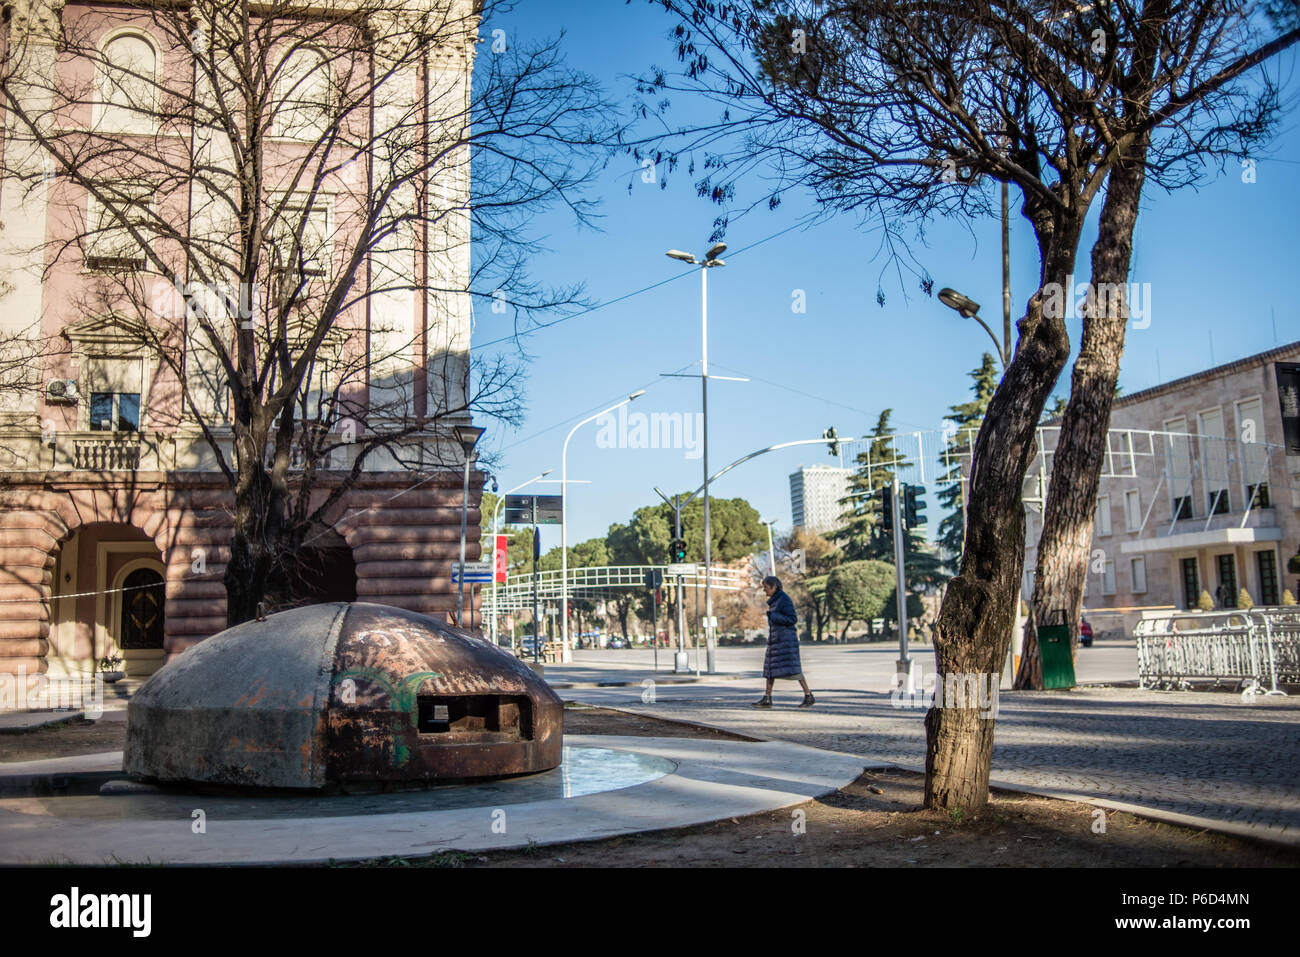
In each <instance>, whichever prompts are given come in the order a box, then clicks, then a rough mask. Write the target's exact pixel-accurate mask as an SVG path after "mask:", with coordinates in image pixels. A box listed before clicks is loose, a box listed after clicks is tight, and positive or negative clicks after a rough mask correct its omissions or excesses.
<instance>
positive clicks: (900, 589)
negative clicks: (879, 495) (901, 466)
mask: <svg viewBox="0 0 1300 957" xmlns="http://www.w3.org/2000/svg"><path fill="white" fill-rule="evenodd" d="M893 482H894V494H893V496H892V498H893V502H892V503H891V512H892V515H893V520H894V571H895V573H896V575H897V585H896V587H895V591H894V597H895V599H896V602H895V604H896V608H897V618H898V675H899V679H900V684H901V686H902V690H903V691H904V692H906V693H907V694H911V693H912V692H913V691H915V690H916V680H915V678H914V677H913V674H912V659H911V658H910V657H909V656H908V654H907V592H906V590H905V580H906V574H905V571H904V568H903V551H904V549H903V542H904V537H903V516H902V514H901V512H902V509H901V508H900V506H899V499H900V498H902V497H903V496H902V488H901V487H900V486H899V484H898V476H897V475H895V476H894V478H893Z"/></svg>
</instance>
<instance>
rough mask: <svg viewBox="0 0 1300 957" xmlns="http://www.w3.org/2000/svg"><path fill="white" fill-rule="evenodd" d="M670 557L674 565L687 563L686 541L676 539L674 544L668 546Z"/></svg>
mask: <svg viewBox="0 0 1300 957" xmlns="http://www.w3.org/2000/svg"><path fill="white" fill-rule="evenodd" d="M668 555H669V559H670V560H671V561H672V562H673V563H674V564H680V563H681V562H684V561H686V539H684V538H674V539H673V541H672V544H671V545H669V546H668Z"/></svg>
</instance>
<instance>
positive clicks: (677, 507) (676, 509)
mask: <svg viewBox="0 0 1300 957" xmlns="http://www.w3.org/2000/svg"><path fill="white" fill-rule="evenodd" d="M836 440H837V441H839V442H852V441H854V438H853V436H851V435H846V436H837V437H836ZM825 441H827V439H826V437H825V436H822V437H821V438H820V439H798V440H796V441H794V442H780V443H778V444H777V445H769V446H768V447H767V448H765V449H759V450H758V451H756V452H750V453H749V454H748V455H742V456H741V457H740V458H738V459H736V461H734V462H732V463H731V464H730V465H728V466H726V467H725V468H721V469H719V470H718V471H716V472H714V473H713V474H712V475H706V476H705V477H704V484H703V485H701V486H700V487H699V488H697V489H696V490H695V491H694V492H692V493H691V494H690V495H687V496H686V497H685V498H682V497H681V496H680V495H674V496H673V497H672V499H671V500H670V499H669V498H668V496H667V495H665V494H664V493H663V492H662V491H660V490H659V489H658V488H657V487H656V488H655V493H656V494H658V496H659V497H660V498H661V499H663V500H664V501H665V502H667V503H668V504H669V505H670V506H671V507H672V510H673V517H674V527H675V528H676V536H675V537H677V538H681V536H682V509H683V508H685V507H686V506H687V505H689V504H690V503H691V502H692V501H693V500H694V499H695V496H697V495H699V494H700V493H701V492H705V491H706V490H707V489H708V487H709V483H710V482H712V481H714V480H715V479H719V478H721V477H722V476H723V475H725V474H726V473H728V472H730V471H731V470H732V469H734V468H735V467H736V466H737V465H742V464H744V463H745V462H748V461H749V460H750V459H752V458H757V457H758V456H760V455H766V454H767V453H768V452H775V451H776V450H777V449H788V448H791V447H792V446H795V445H818V444H820V443H822V442H825ZM706 501H707V500H706ZM772 521H773V522H775V521H776V519H773V520H772ZM705 527H706V529H707V526H705ZM771 533H772V529H771V527H770V526H769V527H768V536H769V537H768V543H769V548H770V545H771ZM707 534H708V532H707V530H706V532H705V535H707ZM706 541H707V539H706ZM705 555H708V551H707V550H706V551H705ZM774 565H775V563H774ZM705 575H706V577H705V579H704V594H705V599H704V603H705V609H704V614H705V615H706V616H707V615H708V614H709V611H710V609H709V606H708V602H709V599H708V594H709V580H708V577H707V576H708V568H707V567H706V568H705ZM680 581H681V580H680V578H679V579H678V582H679V586H680ZM679 592H680V587H679ZM680 607H681V605H680V603H679V605H678V608H679V610H680ZM706 627H707V626H706ZM681 631H682V629H681V628H680V627H679V628H678V641H679V642H680V641H681V637H682V636H681Z"/></svg>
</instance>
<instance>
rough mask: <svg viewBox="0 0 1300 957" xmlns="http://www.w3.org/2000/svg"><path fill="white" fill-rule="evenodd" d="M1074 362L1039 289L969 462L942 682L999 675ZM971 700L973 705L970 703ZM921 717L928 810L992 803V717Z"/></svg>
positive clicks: (962, 712)
mask: <svg viewBox="0 0 1300 957" xmlns="http://www.w3.org/2000/svg"><path fill="white" fill-rule="evenodd" d="M1078 232H1079V228H1078V224H1077V223H1074V222H1072V223H1071V224H1069V225H1068V227H1063V226H1059V225H1058V226H1057V227H1055V228H1053V229H1052V230H1051V234H1050V237H1049V239H1048V240H1044V239H1042V238H1041V236H1042V235H1043V234H1042V233H1040V249H1042V250H1043V251H1044V257H1043V261H1044V269H1043V273H1042V282H1043V283H1044V284H1045V283H1048V282H1060V283H1064V282H1065V281H1066V279H1067V277H1068V276H1069V274H1070V271H1071V268H1072V265H1073V256H1074V249H1075V246H1076V244H1077V240H1078ZM1069 356H1070V342H1069V336H1068V334H1067V332H1066V327H1065V321H1064V318H1063V317H1060V316H1056V317H1052V316H1047V315H1044V312H1043V292H1042V290H1041V288H1040V290H1039V292H1037V293H1035V294H1034V296H1033V298H1031V299H1030V301H1029V307H1028V309H1027V311H1026V314H1025V317H1024V318H1023V319H1021V320H1020V338H1019V341H1018V343H1017V346H1016V354H1015V358H1014V359H1013V360H1012V362H1011V364H1010V365H1009V366H1008V367H1007V370H1006V374H1005V375H1004V376H1003V379H1002V382H1001V383H1000V384H999V386H998V389H997V391H996V392H995V393H994V394H993V398H992V400H991V401H990V402H989V408H988V412H987V414H986V415H985V418H984V423H983V425H982V426H981V428H980V431H979V436H978V438H977V440H976V443H975V451H974V453H973V456H972V461H971V473H970V490H969V497H968V500H967V502H968V505H967V514H966V522H967V525H966V545H965V548H964V550H963V552H962V559H961V570H960V573H959V574H958V575H957V577H956V578H954V579H952V580H951V581H950V582H949V583H948V588H947V590H946V591H945V593H944V598H943V604H942V605H941V607H940V611H939V619H938V622H937V627H936V632H935V659H936V664H937V667H938V674H937V675H936V682H937V683H938V684H940V685H942V684H943V683H944V679H945V677H946V676H949V675H953V676H957V675H977V676H981V680H988V679H987V677H985V676H988V675H1000V674H1001V672H1002V662H1003V661H1004V660H1005V658H1006V654H1007V649H1008V647H1009V645H1010V642H1011V629H1012V626H1013V624H1014V621H1015V613H1016V600H1017V596H1018V594H1019V586H1020V576H1021V572H1022V571H1023V568H1024V560H1025V552H1024V546H1025V521H1024V507H1023V505H1022V504H1021V494H1022V483H1023V482H1024V476H1025V471H1026V470H1027V469H1028V467H1029V462H1030V460H1031V459H1032V458H1033V455H1034V436H1035V429H1036V427H1037V425H1038V419H1039V416H1040V415H1041V414H1042V410H1043V405H1044V403H1045V402H1046V401H1047V397H1048V395H1049V394H1050V393H1051V391H1052V388H1053V387H1054V386H1055V384H1056V380H1057V377H1058V376H1059V375H1060V373H1061V369H1062V368H1063V367H1064V365H1065V362H1066V360H1067V359H1068V358H1069ZM967 703H970V702H967ZM938 704H939V703H938V702H936V707H933V708H931V709H930V710H929V712H928V713H927V714H926V716H925V729H926V755H925V772H926V774H925V805H926V807H928V808H932V809H938V810H947V809H951V808H965V809H973V808H978V807H981V806H983V805H984V804H986V803H987V802H988V782H989V768H990V764H991V762H992V758H993V727H994V721H993V720H992V718H991V717H982V716H981V714H980V710H979V708H978V707H970V708H959V707H954V706H953V705H954V704H955V703H954V702H950V701H944V702H943V703H942V704H943V706H942V707H940V706H938Z"/></svg>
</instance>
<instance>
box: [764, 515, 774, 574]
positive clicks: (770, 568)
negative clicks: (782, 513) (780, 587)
mask: <svg viewBox="0 0 1300 957" xmlns="http://www.w3.org/2000/svg"><path fill="white" fill-rule="evenodd" d="M763 524H764V525H766V526H767V573H768V574H769V575H775V574H776V550H775V549H774V548H773V547H772V526H773V525H775V524H776V519H772V520H771V521H769V522H764V523H763Z"/></svg>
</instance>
